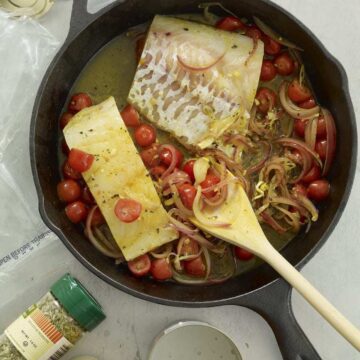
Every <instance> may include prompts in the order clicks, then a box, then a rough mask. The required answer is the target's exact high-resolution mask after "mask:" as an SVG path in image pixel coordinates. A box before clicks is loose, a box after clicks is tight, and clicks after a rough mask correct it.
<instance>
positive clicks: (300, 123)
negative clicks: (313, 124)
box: [294, 119, 309, 137]
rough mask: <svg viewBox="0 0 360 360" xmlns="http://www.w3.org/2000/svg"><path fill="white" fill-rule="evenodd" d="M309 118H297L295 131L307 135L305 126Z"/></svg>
mask: <svg viewBox="0 0 360 360" xmlns="http://www.w3.org/2000/svg"><path fill="white" fill-rule="evenodd" d="M308 121H309V120H308V119H296V120H295V123H294V131H295V134H296V135H297V136H300V137H304V136H305V127H306V124H307V123H308Z"/></svg>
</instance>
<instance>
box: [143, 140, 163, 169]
mask: <svg viewBox="0 0 360 360" xmlns="http://www.w3.org/2000/svg"><path fill="white" fill-rule="evenodd" d="M140 156H141V159H142V161H143V162H144V164H145V166H147V167H153V166H155V165H158V164H159V163H160V157H159V145H158V144H152V145H151V146H149V147H148V148H146V149H144V150H142V151H141V152H140Z"/></svg>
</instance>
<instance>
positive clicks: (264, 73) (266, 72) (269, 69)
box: [260, 60, 276, 81]
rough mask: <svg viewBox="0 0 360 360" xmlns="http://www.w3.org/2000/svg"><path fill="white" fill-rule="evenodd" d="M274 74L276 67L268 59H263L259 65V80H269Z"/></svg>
mask: <svg viewBox="0 0 360 360" xmlns="http://www.w3.org/2000/svg"><path fill="white" fill-rule="evenodd" d="M275 76H276V69H275V66H274V65H273V63H272V62H271V61H270V60H264V61H263V63H262V65H261V72H260V80H261V81H271V80H272V79H273V78H274V77H275Z"/></svg>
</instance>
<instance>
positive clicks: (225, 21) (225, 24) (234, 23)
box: [216, 16, 246, 31]
mask: <svg viewBox="0 0 360 360" xmlns="http://www.w3.org/2000/svg"><path fill="white" fill-rule="evenodd" d="M216 27H217V28H218V29H221V30H226V31H235V30H243V29H245V28H246V26H245V24H244V23H243V22H242V21H241V20H240V19H238V18H236V17H234V16H227V17H224V18H222V19H220V20H219V21H218V22H217V23H216Z"/></svg>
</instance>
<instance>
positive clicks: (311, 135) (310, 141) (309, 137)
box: [305, 116, 318, 150]
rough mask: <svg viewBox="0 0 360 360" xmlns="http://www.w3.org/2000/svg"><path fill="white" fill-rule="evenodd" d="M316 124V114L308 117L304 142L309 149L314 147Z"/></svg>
mask: <svg viewBox="0 0 360 360" xmlns="http://www.w3.org/2000/svg"><path fill="white" fill-rule="evenodd" d="M317 125H318V117H317V116H315V117H313V118H312V119H309V121H308V122H307V124H306V125H305V142H306V144H307V145H308V146H309V148H310V149H311V150H314V149H315V143H316V131H317Z"/></svg>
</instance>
